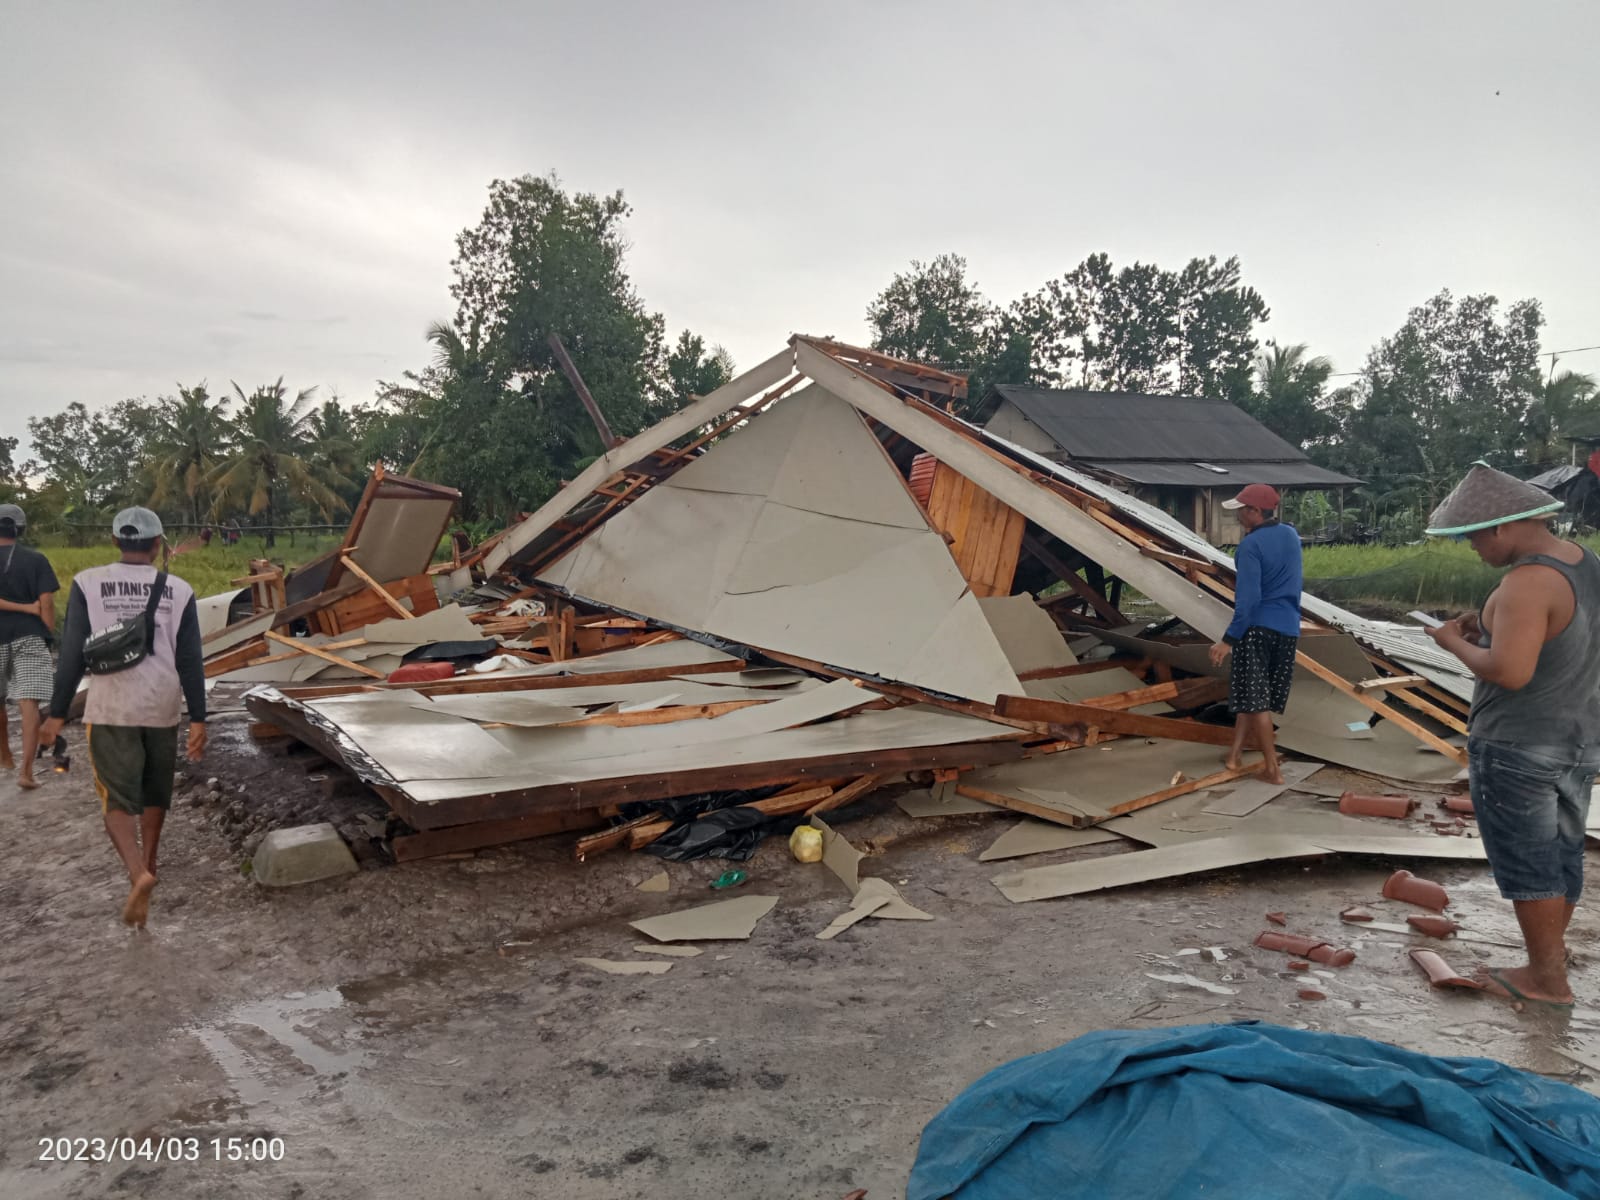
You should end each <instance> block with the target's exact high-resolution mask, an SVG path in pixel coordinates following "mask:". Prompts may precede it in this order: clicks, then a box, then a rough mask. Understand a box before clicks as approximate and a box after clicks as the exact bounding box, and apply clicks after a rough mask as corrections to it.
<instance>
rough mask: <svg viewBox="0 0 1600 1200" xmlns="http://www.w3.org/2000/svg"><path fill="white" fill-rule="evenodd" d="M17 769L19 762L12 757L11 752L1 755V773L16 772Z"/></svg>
mask: <svg viewBox="0 0 1600 1200" xmlns="http://www.w3.org/2000/svg"><path fill="white" fill-rule="evenodd" d="M16 769H17V760H16V759H14V758H12V757H11V751H9V750H7V751H6V752H5V753H4V754H0V771H15V770H16Z"/></svg>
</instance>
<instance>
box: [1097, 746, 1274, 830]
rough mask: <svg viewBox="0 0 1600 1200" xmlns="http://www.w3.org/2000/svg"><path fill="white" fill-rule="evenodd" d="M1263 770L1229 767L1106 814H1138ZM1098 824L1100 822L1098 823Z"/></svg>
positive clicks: (1257, 765)
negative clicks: (1162, 803) (1180, 797)
mask: <svg viewBox="0 0 1600 1200" xmlns="http://www.w3.org/2000/svg"><path fill="white" fill-rule="evenodd" d="M1260 770H1261V763H1260V762H1259V761H1257V762H1248V763H1245V764H1244V766H1242V767H1228V768H1225V769H1223V770H1221V771H1218V772H1217V773H1216V774H1214V775H1207V776H1205V777H1204V778H1201V779H1186V780H1183V781H1182V782H1180V783H1175V784H1173V785H1172V786H1171V787H1168V788H1162V789H1161V790H1160V791H1159V792H1151V793H1150V794H1149V795H1148V796H1140V797H1139V798H1138V799H1137V800H1124V801H1123V802H1122V803H1121V804H1113V805H1112V806H1111V807H1110V808H1108V809H1106V812H1108V813H1110V814H1111V816H1113V817H1121V816H1126V815H1127V814H1128V813H1131V812H1138V811H1139V810H1140V809H1141V808H1149V807H1150V806H1151V805H1152V804H1160V803H1161V802H1162V801H1163V800H1172V799H1174V798H1175V797H1178V796H1187V795H1188V794H1189V793H1190V792H1198V791H1202V790H1204V789H1205V788H1209V787H1219V786H1220V785H1222V784H1224V783H1232V782H1233V781H1234V780H1235V779H1243V778H1244V777H1245V776H1246V775H1254V774H1256V773H1257V772H1259V771H1260ZM1096 824H1098V822H1096Z"/></svg>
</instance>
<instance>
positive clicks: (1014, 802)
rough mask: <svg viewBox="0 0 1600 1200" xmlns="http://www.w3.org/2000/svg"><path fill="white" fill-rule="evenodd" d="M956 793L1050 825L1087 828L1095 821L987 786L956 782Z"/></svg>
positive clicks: (1082, 815)
mask: <svg viewBox="0 0 1600 1200" xmlns="http://www.w3.org/2000/svg"><path fill="white" fill-rule="evenodd" d="M956 795H958V796H965V797H966V798H967V799H968V800H981V801H983V803H985V804H992V805H994V806H995V807H996V808H1005V809H1009V810H1011V811H1012V812H1018V813H1022V814H1023V815H1024V816H1029V817H1034V818H1037V819H1038V820H1040V821H1049V822H1050V823H1051V824H1052V825H1065V826H1066V827H1067V828H1068V829H1087V828H1089V827H1090V826H1092V825H1093V824H1094V823H1095V820H1094V818H1092V817H1090V816H1088V815H1087V814H1083V813H1071V812H1068V811H1067V810H1066V809H1064V808H1055V807H1052V806H1050V805H1048V804H1039V803H1037V802H1035V801H1033V800H1029V799H1028V798H1027V797H1026V796H1013V795H1011V794H1010V793H1009V792H991V791H989V790H988V789H987V788H980V787H973V786H972V785H971V784H966V783H961V784H957V785H956Z"/></svg>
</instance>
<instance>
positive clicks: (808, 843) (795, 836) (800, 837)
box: [789, 825, 822, 862]
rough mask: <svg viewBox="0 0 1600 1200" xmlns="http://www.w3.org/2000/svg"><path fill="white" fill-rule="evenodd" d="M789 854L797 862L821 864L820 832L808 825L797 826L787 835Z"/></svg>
mask: <svg viewBox="0 0 1600 1200" xmlns="http://www.w3.org/2000/svg"><path fill="white" fill-rule="evenodd" d="M789 853H790V854H792V855H794V856H795V859H796V860H797V861H798V862H821V861H822V830H820V829H816V828H813V827H812V826H810V825H797V826H796V827H795V831H794V832H793V833H791V834H790V835H789Z"/></svg>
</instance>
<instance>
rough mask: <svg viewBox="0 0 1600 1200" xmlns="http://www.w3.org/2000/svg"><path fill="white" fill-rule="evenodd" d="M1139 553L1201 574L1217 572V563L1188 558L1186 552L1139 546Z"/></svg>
mask: <svg viewBox="0 0 1600 1200" xmlns="http://www.w3.org/2000/svg"><path fill="white" fill-rule="evenodd" d="M1139 553H1140V554H1142V555H1144V556H1145V557H1146V558H1153V559H1155V560H1156V561H1157V562H1164V563H1170V564H1171V565H1172V566H1175V567H1178V568H1180V569H1182V570H1184V571H1199V572H1200V573H1201V574H1203V575H1215V574H1216V573H1217V564H1216V563H1214V562H1207V561H1206V560H1205V559H1203V558H1190V557H1189V556H1188V555H1187V554H1174V553H1172V552H1171V551H1170V550H1158V549H1156V548H1155V547H1154V546H1141V547H1140V548H1139Z"/></svg>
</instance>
